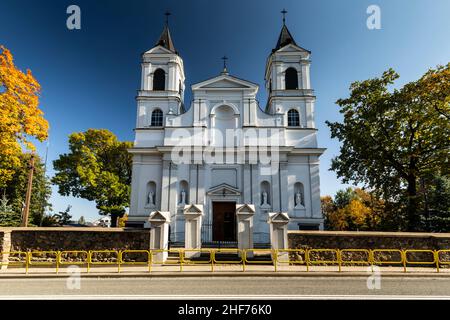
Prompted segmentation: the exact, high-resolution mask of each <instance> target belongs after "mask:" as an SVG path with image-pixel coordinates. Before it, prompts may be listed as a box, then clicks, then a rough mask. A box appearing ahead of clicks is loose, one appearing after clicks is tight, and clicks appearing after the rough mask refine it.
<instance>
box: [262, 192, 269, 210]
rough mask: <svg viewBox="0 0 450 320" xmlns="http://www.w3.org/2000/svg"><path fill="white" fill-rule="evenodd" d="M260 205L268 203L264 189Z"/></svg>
mask: <svg viewBox="0 0 450 320" xmlns="http://www.w3.org/2000/svg"><path fill="white" fill-rule="evenodd" d="M262 205H263V206H268V205H269V203H268V202H267V192H265V191H263V192H262Z"/></svg>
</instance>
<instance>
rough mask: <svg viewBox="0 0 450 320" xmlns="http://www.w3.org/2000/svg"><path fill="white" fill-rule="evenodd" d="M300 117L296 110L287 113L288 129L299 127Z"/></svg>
mask: <svg viewBox="0 0 450 320" xmlns="http://www.w3.org/2000/svg"><path fill="white" fill-rule="evenodd" d="M299 126H300V116H299V114H298V111H297V110H294V109H291V110H289V111H288V127H299Z"/></svg>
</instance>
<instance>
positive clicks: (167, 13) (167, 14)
mask: <svg viewBox="0 0 450 320" xmlns="http://www.w3.org/2000/svg"><path fill="white" fill-rule="evenodd" d="M164 15H165V16H166V25H168V24H169V16H170V15H171V13H170V12H169V11H166V12H165V13H164Z"/></svg>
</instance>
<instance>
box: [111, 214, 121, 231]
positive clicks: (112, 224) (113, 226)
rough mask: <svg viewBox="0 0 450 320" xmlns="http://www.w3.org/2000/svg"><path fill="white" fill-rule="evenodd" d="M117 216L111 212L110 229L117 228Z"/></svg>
mask: <svg viewBox="0 0 450 320" xmlns="http://www.w3.org/2000/svg"><path fill="white" fill-rule="evenodd" d="M119 216H120V215H119V214H117V213H114V212H111V228H115V227H117V220H118V218H119Z"/></svg>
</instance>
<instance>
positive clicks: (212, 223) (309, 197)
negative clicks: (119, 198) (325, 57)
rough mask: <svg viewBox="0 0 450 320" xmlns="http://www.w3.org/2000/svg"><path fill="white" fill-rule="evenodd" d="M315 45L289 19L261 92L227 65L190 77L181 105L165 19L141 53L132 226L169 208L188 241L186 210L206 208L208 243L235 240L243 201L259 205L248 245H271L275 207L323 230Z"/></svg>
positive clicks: (175, 229) (178, 238)
mask: <svg viewBox="0 0 450 320" xmlns="http://www.w3.org/2000/svg"><path fill="white" fill-rule="evenodd" d="M310 56H311V52H310V51H308V50H306V49H304V48H302V47H300V46H299V45H298V44H297V43H296V41H295V40H294V38H293V36H292V35H291V33H290V32H289V30H288V28H287V26H286V24H285V19H284V17H283V26H282V29H281V33H280V35H279V38H278V42H277V43H276V45H275V48H274V49H273V50H272V52H271V54H270V55H269V57H268V58H267V62H266V66H265V88H264V89H265V90H267V93H268V100H267V102H266V103H265V105H259V103H258V100H257V98H256V95H257V92H258V90H259V86H258V85H257V84H255V83H253V82H251V81H248V80H243V79H241V78H239V77H237V76H235V75H232V74H230V73H229V72H228V70H227V66H226V59H225V57H224V68H223V70H222V72H221V73H220V74H217V75H215V76H213V77H212V78H210V79H206V80H204V81H202V82H200V83H196V84H193V85H192V86H191V90H192V96H193V99H192V102H191V104H190V107H189V108H186V107H185V104H184V92H185V74H184V68H183V59H182V58H181V56H180V55H179V54H178V52H177V50H176V49H175V46H174V43H173V41H172V38H171V34H170V31H169V27H168V23H167V21H166V24H165V27H164V30H163V32H162V34H161V36H160V38H159V40H158V42H157V43H156V45H155V46H154V47H153V48H152V49H150V50H148V51H147V52H145V53H144V54H143V56H142V77H141V88H140V90H139V91H138V95H137V98H136V100H137V119H136V128H135V141H134V147H133V148H132V149H130V150H129V152H130V153H131V154H132V155H133V174H132V191H131V204H130V213H129V217H128V222H127V227H136V228H146V227H148V226H149V224H148V220H149V216H150V215H151V214H152V213H154V212H159V211H161V212H166V213H168V214H169V213H170V217H169V219H170V228H169V230H170V236H169V237H170V241H171V242H172V243H180V244H181V243H183V242H184V240H185V212H184V210H185V208H186V207H187V206H188V205H192V204H193V205H195V208H201V209H200V210H201V211H202V215H203V218H202V220H201V242H202V243H203V244H214V243H234V242H236V241H237V234H238V231H237V228H238V227H237V223H236V221H237V220H236V219H237V217H236V216H237V213H238V212H237V208H239V206H242V205H247V206H245V207H247V208H250V209H251V210H252V211H253V219H252V237H253V239H252V242H253V243H254V244H255V245H257V244H261V245H264V244H267V243H269V241H270V239H269V225H268V222H267V221H268V218H269V213H277V212H284V213H286V214H287V215H288V217H289V223H288V229H289V230H322V229H323V216H322V212H321V206H320V181H319V157H320V155H321V154H322V153H323V152H324V151H325V149H323V148H318V145H317V129H316V126H315V122H314V103H315V96H314V92H313V90H312V89H311V83H310V62H311V61H310Z"/></svg>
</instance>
